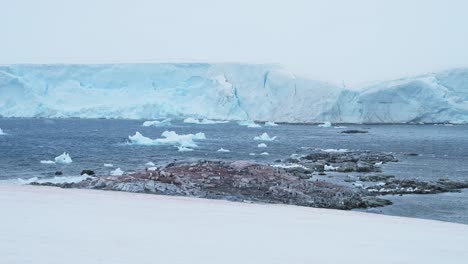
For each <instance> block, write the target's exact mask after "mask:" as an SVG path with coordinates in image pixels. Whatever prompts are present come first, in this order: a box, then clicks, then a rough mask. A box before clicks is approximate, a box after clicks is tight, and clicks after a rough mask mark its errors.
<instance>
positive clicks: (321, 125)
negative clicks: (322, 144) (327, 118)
mask: <svg viewBox="0 0 468 264" xmlns="http://www.w3.org/2000/svg"><path fill="white" fill-rule="evenodd" d="M318 126H319V127H332V123H331V122H325V123H323V124H320V125H318Z"/></svg>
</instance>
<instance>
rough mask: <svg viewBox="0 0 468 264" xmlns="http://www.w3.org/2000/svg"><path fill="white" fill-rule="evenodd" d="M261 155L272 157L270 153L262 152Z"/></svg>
mask: <svg viewBox="0 0 468 264" xmlns="http://www.w3.org/2000/svg"><path fill="white" fill-rule="evenodd" d="M260 155H264V156H268V155H270V153H268V152H262V153H260Z"/></svg>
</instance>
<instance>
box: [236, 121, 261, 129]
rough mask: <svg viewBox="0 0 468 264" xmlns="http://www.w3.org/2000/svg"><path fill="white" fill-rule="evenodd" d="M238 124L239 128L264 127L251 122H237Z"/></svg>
mask: <svg viewBox="0 0 468 264" xmlns="http://www.w3.org/2000/svg"><path fill="white" fill-rule="evenodd" d="M237 124H239V126H246V127H250V128H258V127H262V126H261V125H259V124H257V123H255V122H254V121H250V120H246V121H239V122H237Z"/></svg>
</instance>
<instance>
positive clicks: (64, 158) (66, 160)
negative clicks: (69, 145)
mask: <svg viewBox="0 0 468 264" xmlns="http://www.w3.org/2000/svg"><path fill="white" fill-rule="evenodd" d="M72 162H73V161H72V159H71V158H70V155H69V154H68V153H66V152H64V153H62V155H60V156H57V157H55V163H58V164H70V163H72Z"/></svg>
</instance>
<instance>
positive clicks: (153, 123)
mask: <svg viewBox="0 0 468 264" xmlns="http://www.w3.org/2000/svg"><path fill="white" fill-rule="evenodd" d="M170 124H171V119H169V118H168V119H164V120H162V121H158V120H154V121H145V122H143V126H144V127H150V126H167V125H170Z"/></svg>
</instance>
